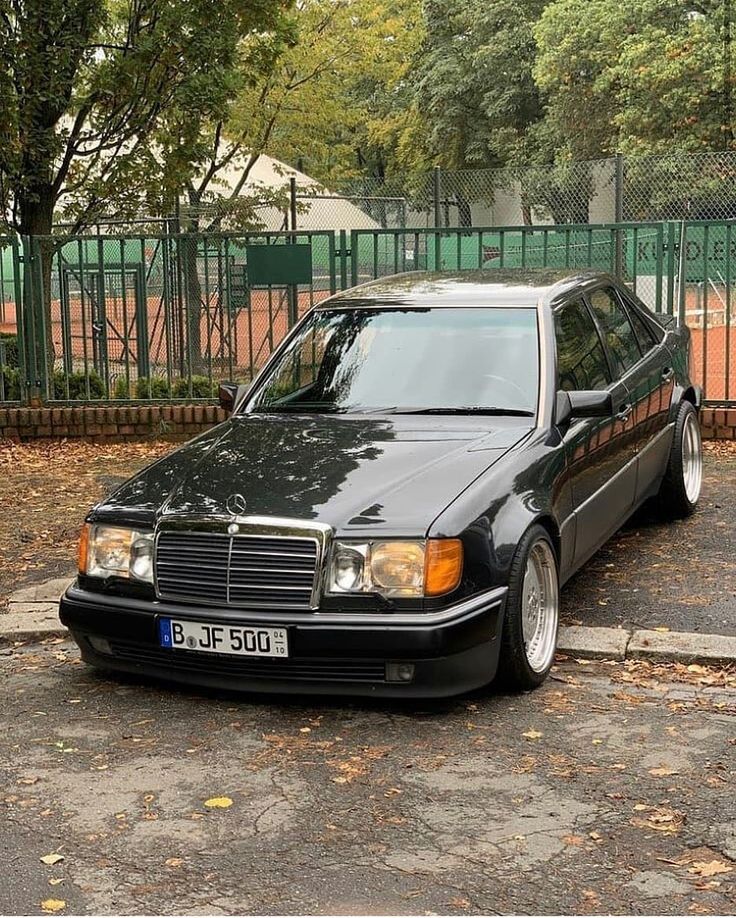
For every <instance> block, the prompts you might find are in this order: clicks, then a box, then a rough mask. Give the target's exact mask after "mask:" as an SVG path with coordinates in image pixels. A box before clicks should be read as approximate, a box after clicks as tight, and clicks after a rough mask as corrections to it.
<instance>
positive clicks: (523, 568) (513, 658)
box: [498, 525, 560, 691]
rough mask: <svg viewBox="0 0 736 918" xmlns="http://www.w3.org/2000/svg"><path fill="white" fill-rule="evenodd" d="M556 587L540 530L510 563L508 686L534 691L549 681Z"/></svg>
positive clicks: (504, 643) (503, 668)
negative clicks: (546, 680) (547, 679)
mask: <svg viewBox="0 0 736 918" xmlns="http://www.w3.org/2000/svg"><path fill="white" fill-rule="evenodd" d="M559 613H560V587H559V579H558V576H557V557H556V554H555V549H554V546H553V545H552V540H551V539H550V537H549V534H548V533H547V530H546V529H544V527H543V526H538V525H534V526H532V527H531V528H530V529H528V530H527V531H526V533H525V534H524V536H523V538H522V539H521V541H520V542H519V545H518V547H517V549H516V554H515V555H514V560H513V561H512V563H511V576H510V579H509V592H508V597H507V602H506V614H505V616H504V625H503V635H502V638H501V655H500V660H499V666H498V676H499V680H500V681H501V682H502V683H503V684H504V685H506V686H507V687H508V688H511V689H514V690H517V691H524V690H528V689H533V688H536V687H537V686H538V685H541V684H542V682H544V680H545V679H546V678H547V674H548V673H549V671H550V669H551V667H552V663H553V661H554V656H555V650H556V648H557V627H558V623H559Z"/></svg>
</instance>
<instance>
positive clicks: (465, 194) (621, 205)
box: [314, 151, 736, 229]
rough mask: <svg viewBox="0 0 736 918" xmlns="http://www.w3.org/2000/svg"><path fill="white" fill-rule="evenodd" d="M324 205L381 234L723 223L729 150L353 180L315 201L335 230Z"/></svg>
mask: <svg viewBox="0 0 736 918" xmlns="http://www.w3.org/2000/svg"><path fill="white" fill-rule="evenodd" d="M340 196H342V197H340ZM329 200H335V201H338V200H349V201H350V203H351V204H352V205H353V206H354V207H356V208H358V209H359V210H360V211H361V212H362V214H364V215H365V216H366V217H367V218H368V219H370V220H372V221H374V224H375V225H376V226H377V227H383V228H389V229H391V228H394V229H403V228H406V227H413V228H420V227H434V226H443V227H462V226H468V227H480V226H522V225H527V226H532V225H539V224H561V223H574V224H582V223H612V222H615V221H637V222H648V221H661V220H725V219H731V218H734V217H736V152H733V151H724V152H721V153H700V154H687V155H685V154H676V155H675V154H673V155H666V156H646V157H628V156H615V157H610V158H608V159H600V160H593V161H590V162H569V163H568V162H563V163H557V164H553V165H541V166H532V165H530V166H519V167H513V168H511V167H509V168H503V169H474V170H464V171H450V170H445V169H436V170H435V171H434V172H433V173H430V174H424V175H419V176H417V175H407V176H400V177H393V178H391V179H374V178H360V179H355V180H350V181H347V182H344V183H342V184H341V185H340V187H339V188H336V189H333V192H332V198H330V197H320V198H318V199H317V203H316V204H315V205H314V206H315V207H318V208H319V221H320V226H323V225H324V226H337V225H340V220H339V218H340V216H341V215H340V213H339V208H337V207H334V208H331V206H330V204H329V203H328V202H329ZM384 202H385V203H384ZM355 225H356V226H358V225H359V224H357V223H356V224H355ZM360 228H368V227H364V226H363V225H362V224H360Z"/></svg>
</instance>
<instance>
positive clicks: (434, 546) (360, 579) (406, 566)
mask: <svg viewBox="0 0 736 918" xmlns="http://www.w3.org/2000/svg"><path fill="white" fill-rule="evenodd" d="M462 570H463V546H462V542H461V541H460V540H459V539H428V540H424V539H422V540H421V541H408V540H404V539H396V540H392V541H390V542H389V541H371V542H335V544H334V545H333V546H332V563H331V565H330V574H329V580H328V586H327V590H328V592H329V593H380V594H381V595H382V596H387V597H400V596H404V597H422V596H441V595H443V594H444V593H449V592H451V591H452V590H454V589H455V588H456V587H457V585H458V584H459V583H460V577H461V576H462Z"/></svg>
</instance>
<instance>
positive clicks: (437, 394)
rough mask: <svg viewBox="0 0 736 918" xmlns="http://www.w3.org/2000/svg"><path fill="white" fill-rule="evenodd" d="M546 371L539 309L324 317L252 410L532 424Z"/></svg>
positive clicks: (317, 318)
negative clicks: (482, 415) (516, 417)
mask: <svg viewBox="0 0 736 918" xmlns="http://www.w3.org/2000/svg"><path fill="white" fill-rule="evenodd" d="M538 363H539V358H538V344H537V316H536V310H535V309H533V308H519V309H516V308H492V307H489V308H464V307H452V308H442V307H435V308H430V309H403V310H397V309H363V308H361V309H352V310H344V311H341V310H334V311H327V310H324V311H321V310H319V311H316V312H314V313H312V315H311V317H310V318H309V319H308V320H307V322H306V323H305V325H303V326H302V328H301V330H300V332H299V334H298V335H297V336H296V338H294V340H293V341H291V342H290V344H289V346H288V348H287V349H286V350H285V351H284V353H283V354H282V355H281V357H280V359H279V360H278V362H277V363H276V364H275V366H273V367H272V369H271V371H270V373H269V374H268V377H267V379H266V380H265V382H264V383H263V384H262V385H261V386H260V387H259V391H258V393H257V394H256V396H255V398H253V399H252V400H251V401H250V403H249V405H248V407H247V409H246V410H250V411H304V412H305V413H310V412H317V411H340V412H363V411H372V410H375V411H383V412H386V411H391V412H401V411H404V412H407V413H411V412H417V413H419V412H430V411H436V412H437V413H441V412H446V413H472V412H473V411H476V412H487V413H489V414H493V413H496V414H504V413H508V414H522V415H527V414H528V415H533V414H534V413H535V412H536V407H537V389H538V381H539V368H538Z"/></svg>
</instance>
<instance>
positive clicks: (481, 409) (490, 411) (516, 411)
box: [391, 405, 534, 418]
mask: <svg viewBox="0 0 736 918" xmlns="http://www.w3.org/2000/svg"><path fill="white" fill-rule="evenodd" d="M391 413H392V414H487V415H494V414H495V415H508V416H509V417H519V418H533V417H534V412H533V411H528V410H527V409H526V408H500V407H497V406H495V405H487V406H486V405H464V406H460V407H452V408H451V407H448V408H396V409H394V410H393V411H392V412H391Z"/></svg>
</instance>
